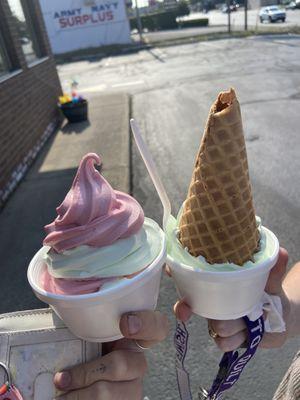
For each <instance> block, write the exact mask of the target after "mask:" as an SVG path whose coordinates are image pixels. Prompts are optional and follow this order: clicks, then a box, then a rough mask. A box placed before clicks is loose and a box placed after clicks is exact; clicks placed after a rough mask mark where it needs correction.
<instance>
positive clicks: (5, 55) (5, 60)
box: [0, 30, 13, 77]
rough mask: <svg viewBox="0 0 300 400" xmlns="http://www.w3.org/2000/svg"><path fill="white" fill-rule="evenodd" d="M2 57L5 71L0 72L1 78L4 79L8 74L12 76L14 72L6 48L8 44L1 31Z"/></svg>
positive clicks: (0, 47)
mask: <svg viewBox="0 0 300 400" xmlns="http://www.w3.org/2000/svg"><path fill="white" fill-rule="evenodd" d="M0 55H1V58H2V61H3V65H4V71H3V72H0V77H3V76H5V75H7V74H10V73H11V72H12V70H13V65H12V62H11V60H10V57H9V54H8V51H7V48H6V43H5V39H4V37H3V35H2V32H1V30H0Z"/></svg>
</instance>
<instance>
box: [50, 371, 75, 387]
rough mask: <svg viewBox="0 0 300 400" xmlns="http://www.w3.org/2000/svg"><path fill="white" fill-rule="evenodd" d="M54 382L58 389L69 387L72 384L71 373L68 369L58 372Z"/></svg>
mask: <svg viewBox="0 0 300 400" xmlns="http://www.w3.org/2000/svg"><path fill="white" fill-rule="evenodd" d="M54 383H55V386H56V387H58V389H67V388H68V387H69V386H70V384H71V374H70V373H69V372H68V371H62V372H57V373H56V374H55V377H54Z"/></svg>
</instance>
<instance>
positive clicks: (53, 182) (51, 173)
mask: <svg viewBox="0 0 300 400" xmlns="http://www.w3.org/2000/svg"><path fill="white" fill-rule="evenodd" d="M129 111H130V99H129V97H128V96H127V95H126V94H112V95H105V96H102V97H93V98H92V99H90V101H89V121H86V122H82V123H78V124H68V123H67V121H64V124H63V126H62V128H61V129H60V130H59V131H58V132H57V133H56V134H55V135H54V136H53V137H52V138H51V139H50V140H49V141H48V142H47V144H46V145H45V147H44V149H43V150H42V151H41V153H40V154H39V156H38V158H37V159H36V161H35V163H34V164H33V166H32V167H31V169H30V171H29V172H28V174H27V175H26V177H25V179H24V180H23V182H22V183H21V185H20V186H19V187H18V188H17V190H16V191H15V193H14V194H13V195H12V197H11V198H10V199H9V200H8V203H7V205H6V206H5V208H4V210H3V211H2V213H1V214H0V260H1V272H2V274H1V280H0V313H3V312H10V311H16V310H25V309H32V308H36V307H42V306H44V305H43V304H42V303H41V302H39V301H38V300H37V299H36V298H35V297H34V295H33V293H32V291H31V288H30V287H29V285H28V283H27V278H26V272H27V266H28V263H29V261H30V259H31V258H32V256H33V255H34V253H35V252H36V251H37V250H38V249H39V248H40V247H41V245H42V240H43V238H44V230H43V226H44V225H45V224H47V223H49V222H51V221H52V220H53V219H54V218H55V216H56V213H55V208H56V207H57V206H58V205H59V204H60V203H61V201H62V200H63V199H64V196H65V194H66V193H67V191H68V189H69V188H70V185H71V183H72V180H73V178H74V175H75V173H76V170H77V166H78V163H79V161H80V159H81V158H82V156H83V155H84V154H86V153H88V152H95V153H98V154H99V155H101V156H102V155H103V157H102V162H103V166H102V172H103V175H104V176H105V177H106V178H107V179H108V181H109V182H110V183H111V185H112V186H113V187H114V188H116V189H119V190H122V191H125V192H128V191H129V189H130V152H129V150H130V149H129Z"/></svg>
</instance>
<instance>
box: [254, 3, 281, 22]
mask: <svg viewBox="0 0 300 400" xmlns="http://www.w3.org/2000/svg"><path fill="white" fill-rule="evenodd" d="M285 18H286V13H285V10H284V9H283V8H279V7H278V6H269V7H263V8H261V10H260V12H259V19H260V22H264V21H269V22H276V21H282V22H284V21H285Z"/></svg>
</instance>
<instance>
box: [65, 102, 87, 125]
mask: <svg viewBox="0 0 300 400" xmlns="http://www.w3.org/2000/svg"><path fill="white" fill-rule="evenodd" d="M59 108H60V109H61V111H62V113H63V114H64V116H65V117H66V118H67V120H68V121H69V122H71V123H73V122H82V121H86V120H87V119H88V102H87V101H86V100H80V101H78V102H71V101H70V102H68V103H64V104H60V105H59Z"/></svg>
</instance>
